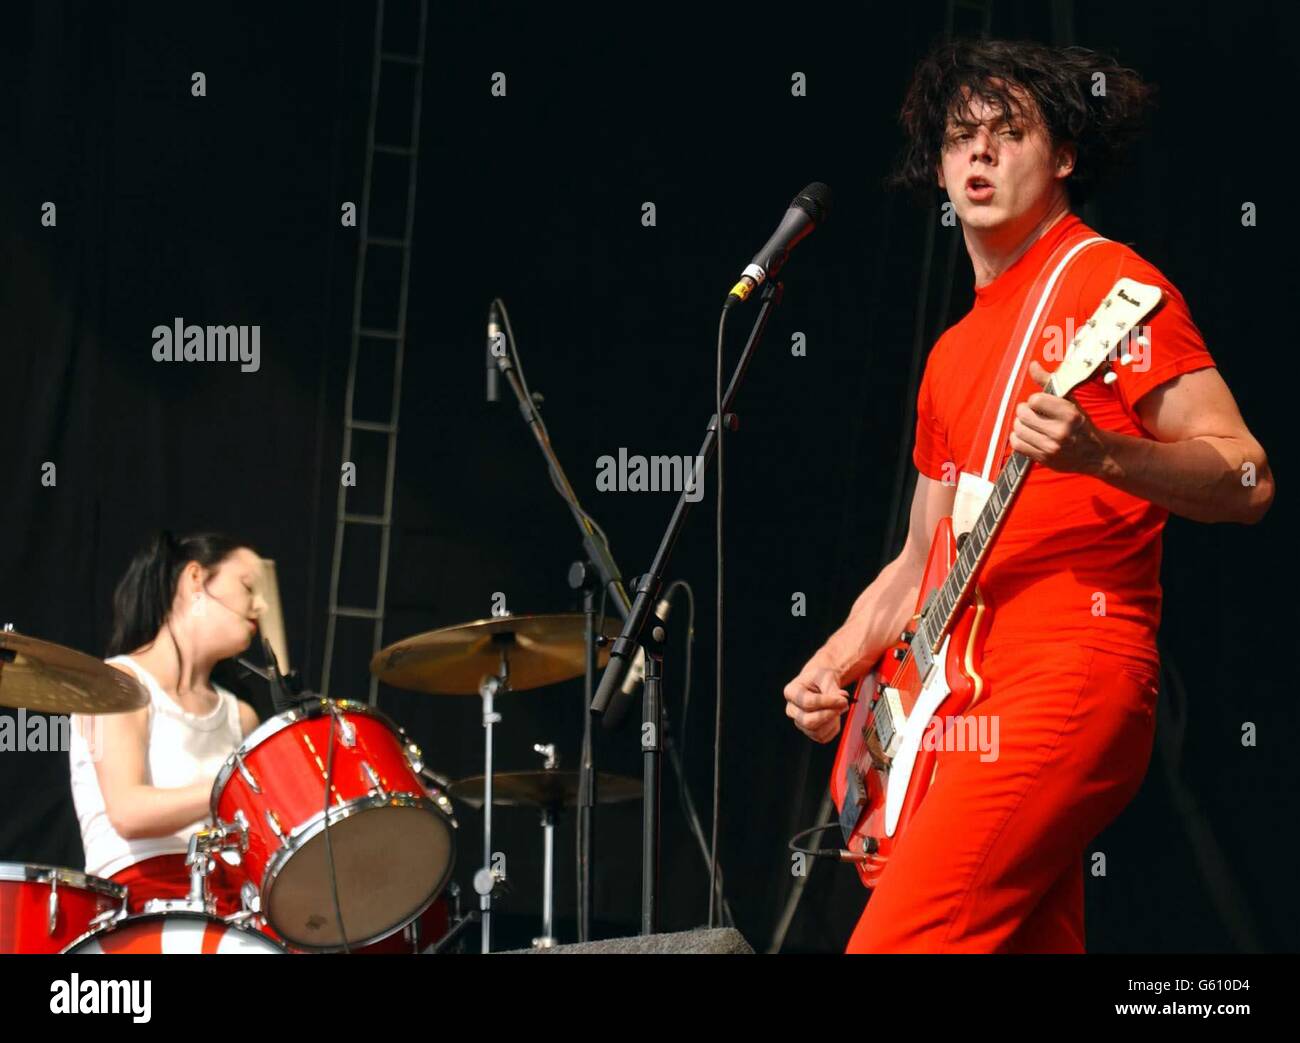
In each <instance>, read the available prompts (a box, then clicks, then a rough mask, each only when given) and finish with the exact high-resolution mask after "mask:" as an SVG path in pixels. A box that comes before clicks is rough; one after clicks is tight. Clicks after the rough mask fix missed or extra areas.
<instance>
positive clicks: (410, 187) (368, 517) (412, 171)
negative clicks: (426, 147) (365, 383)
mask: <svg viewBox="0 0 1300 1043" xmlns="http://www.w3.org/2000/svg"><path fill="white" fill-rule="evenodd" d="M384 2H385V0H378V4H377V7H376V10H375V49H374V61H373V66H372V72H371V83H370V117H369V122H368V125H367V128H366V162H365V174H364V178H363V181H362V190H361V212H360V222H359V228H358V230H359V232H360V236H359V238H358V242H357V275H356V286H355V289H354V292H353V299H352V352H351V358H350V361H349V363H348V382H347V394H346V401H345V405H344V407H343V451H342V461H343V462H348V461H351V460H352V458H353V457H352V452H353V442H352V436H353V432H356V431H367V432H374V433H378V434H382V435H385V436H386V437H387V441H388V447H387V448H388V454H387V466H386V468H385V473H384V495H383V510H382V513H380V514H361V513H355V512H352V511H349V510H348V496H347V493H348V487H347V486H345V485H344V484H343V482H342V478H341V475H340V479H339V495H338V506H337V510H336V522H335V528H334V554H333V559H332V562H331V565H330V594H329V617H328V621H327V623H326V627H325V650H324V656H323V660H324V661H323V663H322V666H321V674H320V677H321V692H322V693H323V694H325V695H329V694H330V692H331V689H330V681H331V676H330V675H331V671H332V668H333V665H334V643H335V637H336V634H337V630H338V624H339V621H340V620H360V621H367V620H368V621H370V623H371V626H372V628H373V632H372V638H371V654H372V655H373V654H374V653H375V652H378V651H379V649H380V648H381V647H382V645H383V637H384V605H385V600H386V597H387V594H388V555H389V548H390V544H391V532H392V522H393V484H394V478H395V474H396V469H397V429H398V414H399V411H400V407H401V399H402V358H403V354H404V352H405V348H406V305H407V299H408V290H409V285H410V275H411V248H412V233H413V231H414V227H415V183H416V161H417V159H418V156H419V141H420V101H421V88H422V85H423V81H424V38H425V30H426V27H427V25H428V15H429V6H428V0H414V2H416V3H418V6H419V31H418V33H417V34H416V52H415V53H414V54H409V53H400V52H395V51H386V50H384V47H383V43H384ZM399 65H401V66H407V67H411V68H413V71H414V81H413V89H412V92H411V94H412V96H410V97H407V98H401V99H390V98H389V97H388V95H385V99H386V111H387V110H391V109H393V107H394V106H397V105H402V104H406V105H409V106H410V114H411V115H410V138H409V140H408V143H407V144H405V145H399V144H392V143H385V142H378V143H377V142H376V141H375V126H376V123H377V120H378V118H379V116H380V98H381V90H380V86H381V83H382V81H383V72H384V69H385V67H388V66H399ZM388 93H389V94H390V95H391V94H392V93H394V92H393V91H391V90H390V91H389V92H388ZM398 111H399V112H400V110H398ZM376 154H384V155H391V156H396V157H404V158H405V159H406V161H407V182H406V207H405V219H404V222H403V223H404V231H403V233H402V235H401V237H400V238H394V237H383V236H374V235H371V234H370V219H371V195H372V188H373V177H374V165H375V156H376ZM372 247H373V248H378V249H384V250H396V251H399V252H400V257H401V277H400V283H399V287H398V303H397V315H396V321H395V322H394V323H393V325H392V327H391V328H385V327H379V328H375V327H373V326H372V327H367V326H364V325H363V324H362V323H363V316H364V309H363V303H364V300H363V298H364V290H365V281H366V261H367V258H368V256H369V251H370V249H371V248H372ZM363 340H366V341H379V342H389V343H391V345H392V348H393V368H392V398H391V407H390V411H389V415H388V416H387V417H386V418H380V419H374V418H361V417H358V416H357V415H356V413H355V410H354V406H355V395H356V386H357V366H358V363H359V362H361V361H362V351H361V345H362V341H363ZM372 354H373V352H370V351H367V352H366V353H365V362H368V363H370V364H371V365H372V366H373V365H374V364H375V363H374V361H373V359H372V358H371V356H372ZM358 526H360V527H362V528H373V527H376V526H377V527H379V530H380V541H379V561H378V563H377V568H376V574H377V576H378V583H377V588H376V592H375V603H374V605H373V606H369V605H346V604H340V603H339V580H340V574H341V572H342V566H343V546H344V540H345V536H346V534H347V533H348V530H349V529H350V528H351V529H352V530H353V531H354V532H356V527H358ZM378 694H379V680H378V678H376V677H374V676H373V675H372V676H371V677H370V695H369V699H370V705H372V706H373V705H374V704H375V701H376V699H377V698H378Z"/></svg>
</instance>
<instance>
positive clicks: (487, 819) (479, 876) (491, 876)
mask: <svg viewBox="0 0 1300 1043" xmlns="http://www.w3.org/2000/svg"><path fill="white" fill-rule="evenodd" d="M492 640H493V643H494V644H496V645H497V647H498V648H499V649H500V655H501V668H500V673H499V674H497V675H496V676H495V677H491V676H488V677H484V678H483V680H482V682H481V683H480V685H479V694H480V696H481V697H482V699H483V772H484V775H485V776H486V777H487V797H486V799H485V801H484V804H483V865H482V867H481V868H480V869H479V870H478V872H476V873H475V874H474V890H475V892H477V894H478V896H479V899H478V900H479V911H480V913H481V914H482V920H481V927H482V930H481V936H480V952H484V953H488V952H491V951H492V895H493V893H494V892H495V891H496V889H497V888H498V887H499V886H501V885H502V884H504V883H505V869H504V868H503V867H502V866H495V865H493V858H492V727H493V725H495V724H497V723H499V722H500V720H501V715H500V714H499V713H497V712H496V711H495V710H494V709H493V708H492V701H493V699H494V698H495V697H496V694H497V693H498V692H502V691H508V690H509V683H510V645H511V643H512V642H513V635H510V636H509V638H504V637H501V636H499V635H497V634H494V635H493V637H492Z"/></svg>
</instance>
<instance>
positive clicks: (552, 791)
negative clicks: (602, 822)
mask: <svg viewBox="0 0 1300 1043" xmlns="http://www.w3.org/2000/svg"><path fill="white" fill-rule="evenodd" d="M483 780H484V776H482V775H471V776H470V777H469V778H466V779H459V780H458V781H456V782H453V783H452V784H451V786H450V787H448V790H447V792H449V793H450V794H451V795H452V797H453V799H455V800H461V801H464V802H465V803H466V804H468V805H469V806H470V807H474V808H481V807H482V806H483V790H484V783H483ZM640 796H641V780H640V779H634V778H631V777H629V776H627V775H614V774H612V773H610V772H607V771H598V772H597V773H596V803H597V804H621V803H622V802H623V801H626V800H637V799H638V798H640ZM577 803H578V772H576V771H554V770H551V771H501V772H497V773H496V774H495V775H493V776H492V804H493V806H494V807H504V808H518V807H528V808H553V807H566V808H571V807H575V806H576V805H577Z"/></svg>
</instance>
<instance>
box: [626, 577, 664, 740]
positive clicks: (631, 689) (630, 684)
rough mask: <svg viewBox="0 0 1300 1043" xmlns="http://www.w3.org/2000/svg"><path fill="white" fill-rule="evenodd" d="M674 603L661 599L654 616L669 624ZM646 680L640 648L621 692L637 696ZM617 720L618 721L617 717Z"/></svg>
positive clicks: (628, 695)
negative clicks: (638, 690)
mask: <svg viewBox="0 0 1300 1043" xmlns="http://www.w3.org/2000/svg"><path fill="white" fill-rule="evenodd" d="M672 610H673V603H672V601H670V600H669V599H668V598H660V599H659V603H658V604H656V605H655V612H654V614H655V615H656V616H657V617H658V618H659V621H660V622H661V623H667V622H668V616H669V615H670V614H671V613H672ZM644 680H645V649H644V648H638V649H637V650H636V656H635V657H634V658H633V659H632V665H631V667H629V668H628V671H627V677H625V678H624V679H623V684H622V685H621V687H620V689H619V690H620V691H621V692H622V693H623V695H624V696H627V697H629V698H630V697H631V696H633V695H635V694H636V692H637V689H638V688H640V687H641V683H642V682H643V681H644ZM613 716H615V719H617V715H616V714H615V715H613Z"/></svg>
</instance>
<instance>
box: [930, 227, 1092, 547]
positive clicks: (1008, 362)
mask: <svg viewBox="0 0 1300 1043" xmlns="http://www.w3.org/2000/svg"><path fill="white" fill-rule="evenodd" d="M1107 242H1110V240H1109V239H1105V238H1103V237H1101V236H1096V235H1088V234H1087V233H1086V232H1081V233H1079V234H1076V235H1074V236H1073V237H1070V238H1067V239H1065V240H1064V241H1063V242H1061V243H1060V244H1059V245H1058V246H1057V247H1056V249H1055V250H1054V251H1053V252H1052V255H1051V256H1050V257H1049V258H1048V260H1047V263H1046V264H1044V265H1043V267H1042V269H1041V270H1040V271H1039V273H1038V276H1037V278H1036V279H1035V280H1034V285H1033V286H1032V287H1030V290H1029V293H1028V294H1026V295H1025V303H1024V305H1023V306H1022V307H1021V309H1020V315H1019V317H1018V318H1017V320H1016V325H1015V328H1014V329H1013V330H1012V334H1011V337H1010V338H1009V339H1008V341H1007V346H1006V348H1005V349H1004V351H1003V352H1002V360H1001V362H1000V363H999V365H998V375H997V377H996V378H995V379H994V381H993V383H992V385H991V387H992V389H993V391H992V393H991V394H990V395H989V398H988V401H987V402H986V403H985V405H984V413H983V415H982V416H981V418H980V423H979V427H978V428H976V432H975V440H974V441H973V442H972V443H971V457H970V459H968V460H966V461H965V466H964V468H963V470H962V471H961V473H960V475H959V476H958V479H957V496H956V499H955V500H954V501H953V507H952V521H953V531H954V533H955V534H956V535H958V536H960V535H961V534H962V533H966V532H970V530H971V529H972V528H973V527H974V525H975V521H976V519H977V518H978V517H979V514H980V511H981V510H983V509H984V504H985V502H986V501H987V500H988V497H989V493H990V492H991V491H992V489H993V483H994V481H995V480H996V479H997V476H998V472H999V471H1000V470H1001V468H1002V461H1003V459H1004V458H1005V457H1006V455H1007V452H1008V450H1009V448H1010V447H1009V445H1008V444H1007V443H1008V440H1009V439H1010V437H1011V426H1012V423H1013V422H1014V411H1015V406H1016V405H1017V404H1018V403H1019V402H1020V401H1021V400H1022V398H1025V397H1028V396H1026V395H1024V394H1023V392H1024V390H1025V388H1024V385H1025V383H1026V381H1027V380H1029V361H1030V359H1031V358H1032V357H1033V355H1034V353H1033V352H1032V351H1030V347H1031V346H1032V345H1034V344H1037V343H1038V341H1039V340H1040V339H1041V337H1042V335H1043V326H1044V324H1045V322H1046V318H1047V316H1048V315H1049V314H1051V310H1052V305H1053V304H1054V303H1055V301H1056V297H1057V294H1058V293H1059V292H1060V288H1061V285H1062V282H1063V276H1064V275H1065V273H1066V272H1067V271H1068V270H1069V268H1070V266H1071V265H1072V264H1073V263H1074V261H1075V260H1076V258H1078V256H1079V255H1080V254H1082V253H1083V252H1084V251H1086V250H1087V249H1089V248H1090V247H1092V246H1095V245H1096V244H1097V243H1107ZM1035 387H1037V385H1035ZM999 389H1000V391H999Z"/></svg>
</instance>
